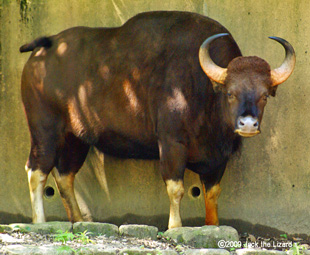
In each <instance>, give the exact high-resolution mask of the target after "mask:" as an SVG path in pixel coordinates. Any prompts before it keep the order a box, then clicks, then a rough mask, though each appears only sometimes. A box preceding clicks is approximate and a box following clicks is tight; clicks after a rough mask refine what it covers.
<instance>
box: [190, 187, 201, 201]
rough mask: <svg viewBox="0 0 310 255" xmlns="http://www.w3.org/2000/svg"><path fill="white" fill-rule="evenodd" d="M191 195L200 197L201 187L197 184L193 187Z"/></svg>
mask: <svg viewBox="0 0 310 255" xmlns="http://www.w3.org/2000/svg"><path fill="white" fill-rule="evenodd" d="M191 195H192V197H193V198H197V197H199V196H200V188H198V187H196V186H194V187H192V189H191Z"/></svg>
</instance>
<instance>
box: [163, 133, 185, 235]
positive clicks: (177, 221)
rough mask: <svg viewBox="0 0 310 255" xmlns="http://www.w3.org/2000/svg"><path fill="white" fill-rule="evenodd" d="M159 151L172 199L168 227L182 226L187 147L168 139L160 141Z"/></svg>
mask: <svg viewBox="0 0 310 255" xmlns="http://www.w3.org/2000/svg"><path fill="white" fill-rule="evenodd" d="M159 151H160V170H161V173H162V177H163V179H164V181H165V184H166V188H167V193H168V196H169V200H170V212H169V223H168V228H169V229H171V228H177V227H182V221H181V216H180V203H181V199H182V197H183V195H184V186H183V178H184V171H185V164H186V148H185V146H184V145H183V144H181V143H178V142H174V141H172V140H170V141H169V139H166V140H165V141H163V140H161V141H160V142H159Z"/></svg>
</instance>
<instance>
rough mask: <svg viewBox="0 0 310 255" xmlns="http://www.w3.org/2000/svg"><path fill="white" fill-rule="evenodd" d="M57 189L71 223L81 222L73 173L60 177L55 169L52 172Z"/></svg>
mask: <svg viewBox="0 0 310 255" xmlns="http://www.w3.org/2000/svg"><path fill="white" fill-rule="evenodd" d="M52 174H53V176H54V179H55V182H56V184H57V188H58V191H59V194H60V197H61V199H62V202H63V205H64V207H65V209H66V212H67V215H68V219H69V221H71V222H81V221H83V217H82V214H81V211H80V208H79V205H78V203H77V200H76V197H75V194H74V179H75V173H70V174H66V175H60V174H59V173H58V170H57V169H54V170H53V171H52Z"/></svg>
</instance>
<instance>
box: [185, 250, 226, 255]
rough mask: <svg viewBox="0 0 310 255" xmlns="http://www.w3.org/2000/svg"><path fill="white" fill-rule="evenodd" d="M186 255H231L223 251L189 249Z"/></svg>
mask: <svg viewBox="0 0 310 255" xmlns="http://www.w3.org/2000/svg"><path fill="white" fill-rule="evenodd" d="M183 254H184V255H229V254H230V253H229V252H228V251H226V250H223V249H189V250H186V251H185V252H184V253H183Z"/></svg>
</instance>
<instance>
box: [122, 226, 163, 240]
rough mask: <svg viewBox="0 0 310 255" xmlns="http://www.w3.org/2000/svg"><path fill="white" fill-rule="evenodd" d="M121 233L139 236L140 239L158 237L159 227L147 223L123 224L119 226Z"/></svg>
mask: <svg viewBox="0 0 310 255" xmlns="http://www.w3.org/2000/svg"><path fill="white" fill-rule="evenodd" d="M119 233H120V235H125V236H130V237H137V238H140V239H144V238H145V239H147V238H151V239H152V240H156V239H157V233H158V228H156V227H153V226H147V225H122V226H120V227H119Z"/></svg>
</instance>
